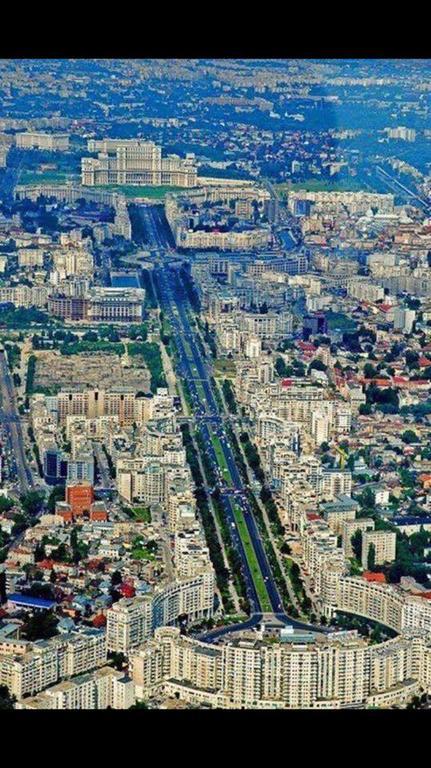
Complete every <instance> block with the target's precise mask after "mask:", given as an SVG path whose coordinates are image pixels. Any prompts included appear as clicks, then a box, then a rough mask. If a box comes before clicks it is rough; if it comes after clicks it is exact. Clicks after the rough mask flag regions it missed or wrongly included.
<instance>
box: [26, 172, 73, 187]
mask: <svg viewBox="0 0 431 768" xmlns="http://www.w3.org/2000/svg"><path fill="white" fill-rule="evenodd" d="M66 181H75V182H79V181H80V176H79V173H70V172H69V173H68V172H67V171H60V170H56V171H40V173H38V172H37V171H25V170H24V171H22V173H21V175H20V177H19V180H18V184H24V185H25V186H31V185H33V184H65V183H66Z"/></svg>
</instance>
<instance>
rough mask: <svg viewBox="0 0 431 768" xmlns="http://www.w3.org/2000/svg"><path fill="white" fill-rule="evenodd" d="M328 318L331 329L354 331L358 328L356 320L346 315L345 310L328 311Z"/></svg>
mask: <svg viewBox="0 0 431 768" xmlns="http://www.w3.org/2000/svg"><path fill="white" fill-rule="evenodd" d="M326 320H327V322H328V328H329V330H330V331H333V330H336V329H337V330H340V331H354V330H355V328H356V323H355V322H354V320H351V319H350V317H348V316H347V315H345V314H344V313H343V312H331V311H329V312H327V313H326Z"/></svg>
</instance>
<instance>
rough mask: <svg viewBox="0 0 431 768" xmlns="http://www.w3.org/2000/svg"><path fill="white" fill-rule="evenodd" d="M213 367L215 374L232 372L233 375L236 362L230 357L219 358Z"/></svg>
mask: <svg viewBox="0 0 431 768" xmlns="http://www.w3.org/2000/svg"><path fill="white" fill-rule="evenodd" d="M213 368H214V375H215V376H221V375H222V374H230V375H231V376H233V375H234V374H235V362H234V361H233V360H229V359H228V358H225V359H223V358H219V359H218V360H215V361H214V363H213Z"/></svg>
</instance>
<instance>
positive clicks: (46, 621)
mask: <svg viewBox="0 0 431 768" xmlns="http://www.w3.org/2000/svg"><path fill="white" fill-rule="evenodd" d="M57 624H58V619H57V617H56V616H55V615H54V613H53V612H52V611H45V610H43V611H35V612H34V613H33V614H32V615H31V616H29V617H28V618H27V620H26V621H25V623H24V624H23V627H22V631H23V634H24V636H25V638H26V639H27V640H48V639H49V638H50V637H53V636H54V635H56V634H57Z"/></svg>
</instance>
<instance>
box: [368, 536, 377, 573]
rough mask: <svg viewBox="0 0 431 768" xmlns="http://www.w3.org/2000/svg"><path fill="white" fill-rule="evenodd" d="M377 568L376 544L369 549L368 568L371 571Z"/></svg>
mask: <svg viewBox="0 0 431 768" xmlns="http://www.w3.org/2000/svg"><path fill="white" fill-rule="evenodd" d="M375 567H376V548H375V546H374V544H373V543H371V544H370V546H369V548H368V555H367V568H368V570H369V571H373V570H374V568H375Z"/></svg>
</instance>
